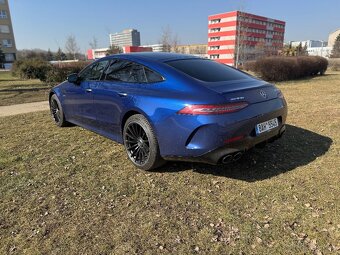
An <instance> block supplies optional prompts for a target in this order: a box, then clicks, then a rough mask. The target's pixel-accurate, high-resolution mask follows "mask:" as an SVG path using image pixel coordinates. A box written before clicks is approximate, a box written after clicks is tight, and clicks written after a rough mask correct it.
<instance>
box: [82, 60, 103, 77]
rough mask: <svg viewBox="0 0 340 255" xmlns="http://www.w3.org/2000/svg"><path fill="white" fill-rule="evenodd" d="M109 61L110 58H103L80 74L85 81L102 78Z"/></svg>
mask: <svg viewBox="0 0 340 255" xmlns="http://www.w3.org/2000/svg"><path fill="white" fill-rule="evenodd" d="M108 63H109V61H108V60H103V61H100V62H97V63H95V64H93V65H91V66H89V67H88V68H86V69H85V70H84V71H83V72H82V73H81V74H80V77H81V79H82V80H83V81H97V80H100V77H101V76H102V73H103V71H104V69H105V67H106V66H107V64H108Z"/></svg>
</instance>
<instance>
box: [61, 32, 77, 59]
mask: <svg viewBox="0 0 340 255" xmlns="http://www.w3.org/2000/svg"><path fill="white" fill-rule="evenodd" d="M65 51H66V52H67V53H68V54H69V55H70V56H72V57H73V59H74V60H75V59H76V55H77V53H79V51H80V48H79V46H78V44H77V41H76V38H75V36H74V35H69V36H68V37H67V38H66V43H65Z"/></svg>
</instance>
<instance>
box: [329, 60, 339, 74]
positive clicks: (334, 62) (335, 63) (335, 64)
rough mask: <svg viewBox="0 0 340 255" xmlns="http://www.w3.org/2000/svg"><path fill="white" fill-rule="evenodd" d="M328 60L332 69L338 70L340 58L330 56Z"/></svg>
mask: <svg viewBox="0 0 340 255" xmlns="http://www.w3.org/2000/svg"><path fill="white" fill-rule="evenodd" d="M328 62H329V68H330V69H331V70H332V71H340V58H330V59H329V60H328Z"/></svg>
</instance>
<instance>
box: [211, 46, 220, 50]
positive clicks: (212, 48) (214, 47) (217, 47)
mask: <svg viewBox="0 0 340 255" xmlns="http://www.w3.org/2000/svg"><path fill="white" fill-rule="evenodd" d="M219 49H220V46H210V50H219Z"/></svg>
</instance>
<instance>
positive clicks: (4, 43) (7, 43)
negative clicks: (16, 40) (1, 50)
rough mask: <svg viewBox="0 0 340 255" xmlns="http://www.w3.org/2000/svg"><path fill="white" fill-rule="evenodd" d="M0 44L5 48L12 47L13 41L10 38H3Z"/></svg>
mask: <svg viewBox="0 0 340 255" xmlns="http://www.w3.org/2000/svg"><path fill="white" fill-rule="evenodd" d="M2 46H3V47H5V48H11V47H13V43H12V40H11V39H3V40H2Z"/></svg>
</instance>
